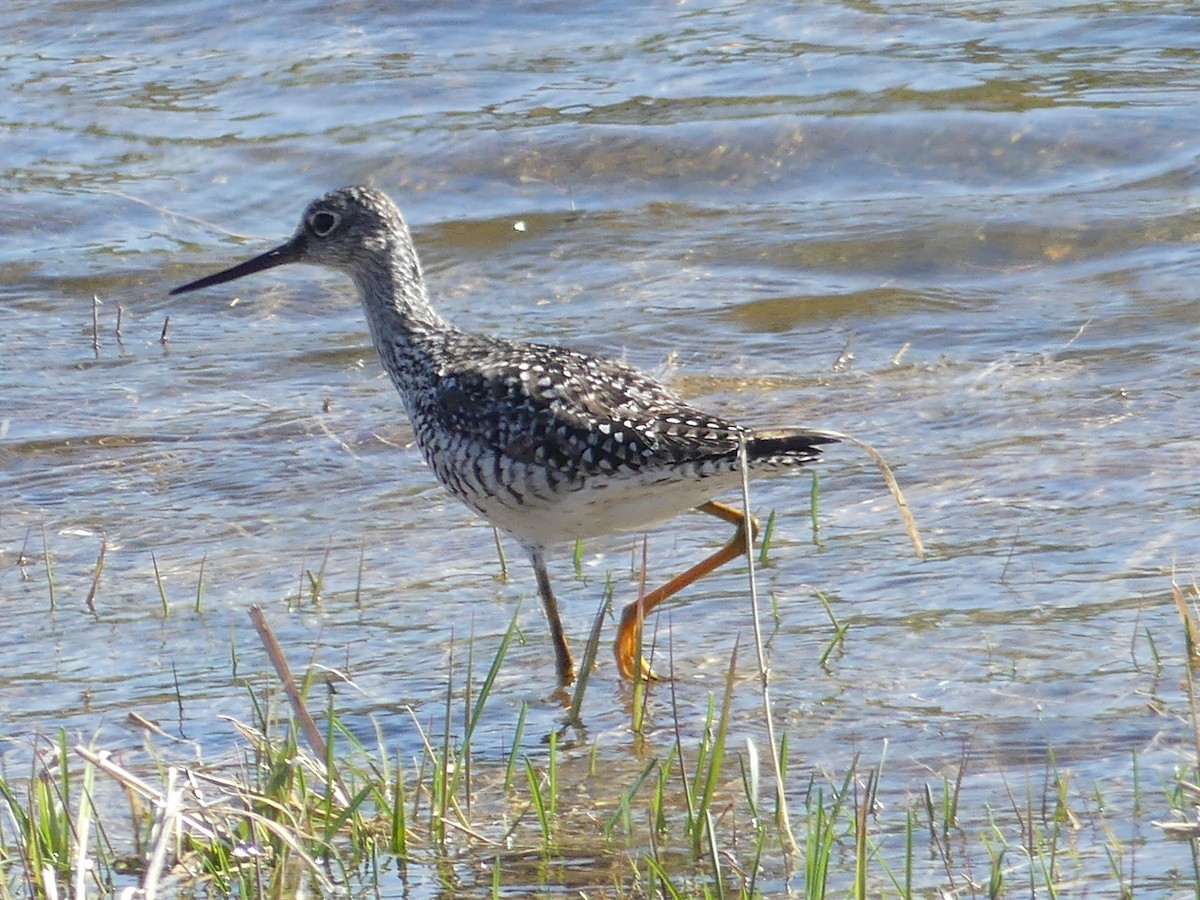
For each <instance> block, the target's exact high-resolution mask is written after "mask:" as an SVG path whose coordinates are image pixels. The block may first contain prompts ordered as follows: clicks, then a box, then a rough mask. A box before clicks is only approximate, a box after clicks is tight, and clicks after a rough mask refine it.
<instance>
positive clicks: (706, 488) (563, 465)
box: [172, 187, 833, 681]
mask: <svg viewBox="0 0 1200 900" xmlns="http://www.w3.org/2000/svg"><path fill="white" fill-rule="evenodd" d="M288 262H306V263H314V264H318V265H324V266H328V267H331V268H334V269H339V270H341V271H344V272H346V273H347V274H349V275H350V277H351V278H352V279H353V280H354V282H355V284H356V285H357V287H358V291H359V295H360V297H361V299H362V301H363V306H364V309H365V311H366V314H367V321H368V324H369V326H370V331H371V337H372V341H373V343H374V345H375V348H376V350H378V352H379V356H380V359H381V360H382V362H383V365H384V368H385V369H386V370H387V372H388V374H389V375H390V376H391V378H392V381H393V383H394V384H395V386H396V388H397V390H398V391H399V392H400V396H401V397H402V398H403V401H404V406H405V409H406V410H407V412H408V416H409V418H410V420H411V421H412V425H413V429H414V431H415V434H416V439H417V445H418V446H419V447H420V449H421V453H422V455H423V456H424V458H425V461H426V462H427V463H428V464H429V467H430V468H431V469H432V470H433V472H434V474H435V475H436V477H437V479H438V480H439V481H440V482H441V483H442V484H443V485H444V486H445V487H446V488H447V489H448V490H449V491H450V492H451V493H452V494H454V496H456V497H458V498H459V499H460V500H462V501H463V502H464V503H466V504H467V505H468V506H470V507H471V508H472V509H474V510H475V511H476V512H478V513H479V514H480V515H481V516H483V517H484V518H485V519H487V520H488V521H490V522H492V523H493V524H495V525H496V526H497V527H499V528H501V529H502V530H504V531H506V532H508V533H509V534H510V535H512V536H513V537H514V538H515V539H516V540H517V541H519V542H520V543H521V544H522V545H523V546H524V547H525V548H526V549H527V551H528V552H529V554H530V557H531V559H532V561H533V564H534V568H535V571H536V572H537V575H538V587H539V592H540V593H541V595H542V599H543V602H544V603H545V605H546V611H547V615H548V616H549V618H550V619H551V626H552V629H553V630H554V632H555V634H554V637H555V644H556V651H557V653H558V665H559V674H560V676H561V677H562V678H563V680H564V681H568V680H570V677H572V675H573V672H574V668H573V663H571V660H570V653H569V651H568V650H567V648H566V643H565V638H564V637H562V635H561V625H560V624H559V623H558V621H557V619H558V614H557V607H556V604H555V601H554V598H553V595H552V594H551V593H550V587H549V579H548V576H547V574H546V571H545V550H546V548H548V547H550V546H553V545H555V544H561V543H564V542H569V541H572V540H574V539H576V538H584V537H592V536H595V535H601V534H609V533H614V532H621V531H632V530H638V529H641V528H644V527H645V526H647V525H649V524H652V523H654V522H657V521H661V520H663V519H667V518H670V517H672V516H674V515H677V514H678V513H680V512H683V511H684V510H687V509H690V508H692V507H700V508H702V509H705V510H706V511H708V512H713V513H714V514H717V515H721V516H722V517H723V518H731V515H730V514H727V513H725V512H718V511H716V510H714V509H711V508H707V507H710V506H711V504H708V503H707V501H709V500H710V499H711V498H712V497H713V496H714V495H716V494H718V493H720V492H722V491H724V490H727V489H729V488H731V487H734V486H735V485H737V484H738V483H739V481H740V471H739V469H738V461H737V456H738V448H739V445H740V442H741V441H743V440H744V441H745V443H746V456H747V460H748V463H749V465H750V467H751V468H763V467H780V466H796V465H801V464H803V463H807V462H810V461H812V460H814V459H816V457H817V455H818V454H819V452H820V451H819V446H818V445H820V444H824V443H829V442H831V441H832V440H833V438H832V437H830V436H828V435H826V434H824V433H822V432H818V431H812V430H807V429H795V430H790V431H778V432H767V433H762V432H755V431H753V430H751V429H748V428H744V427H742V426H740V425H736V424H734V423H732V422H728V421H725V420H724V419H721V418H719V417H715V416H713V415H711V414H709V413H705V412H703V411H701V410H698V409H696V408H695V407H693V406H691V405H690V404H688V403H687V402H685V401H683V400H682V399H680V398H679V397H678V396H676V395H675V394H674V393H673V392H671V391H670V390H668V389H667V388H665V387H664V386H662V385H661V384H659V383H658V382H657V381H655V380H654V379H652V378H650V377H648V376H646V375H644V374H642V373H640V372H638V371H637V370H636V369H633V368H631V367H630V366H627V365H624V364H622V363H619V362H616V361H613V360H607V359H602V358H598V357H595V356H589V355H587V354H584V353H578V352H575V351H572V350H567V349H563V348H560V347H555V346H549V345H542V344H531V343H522V342H517V341H510V340H505V339H502V338H497V337H491V336H488V335H483V334H477V333H473V332H468V331H464V330H462V329H459V328H457V327H455V326H453V325H451V324H450V323H448V322H446V321H445V320H444V319H442V318H441V316H439V315H438V313H437V312H436V311H435V310H434V309H433V307H432V306H431V305H430V303H429V299H428V296H427V294H426V290H425V283H424V279H423V277H422V275H421V267H420V263H419V261H418V258H417V253H416V250H415V248H414V246H413V243H412V239H411V237H410V235H409V231H408V228H407V226H406V225H405V224H404V221H403V219H402V217H401V215H400V212H399V210H397V208H396V207H395V205H394V204H393V203H392V201H391V200H390V199H389V198H388V197H387V196H386V195H385V194H383V193H381V192H380V191H377V190H374V189H373V188H368V187H349V188H341V189H339V190H336V191H331V192H330V193H328V194H326V195H325V196H323V197H321V198H319V199H317V200H315V201H313V203H311V204H310V205H309V207H308V209H307V210H305V213H304V216H303V219H302V222H301V225H300V228H299V230H298V231H297V232H296V234H295V236H294V237H293V238H292V239H291V240H290V241H289V242H288V243H286V244H284V245H282V246H281V247H278V248H276V249H275V250H272V251H269V252H268V253H265V254H263V255H262V256H259V257H256V258H255V259H252V260H249V261H248V262H246V263H243V264H241V265H239V266H235V267H234V268H232V269H228V270H226V271H224V272H220V273H217V274H216V275H212V276H209V277H207V278H202V279H200V280H198V281H195V282H192V283H191V284H187V285H184V286H183V287H180V288H176V289H175V290H174V291H172V293H182V292H184V291H189V290H196V289H198V288H202V287H207V286H210V285H214V284H220V283H222V282H225V281H230V280H232V279H234V278H240V277H242V276H243V275H248V274H251V273H252V272H256V271H260V270H262V269H265V268H270V267H272V266H276V265H281V264H283V263H288ZM726 509H727V508H726ZM739 515H740V514H739ZM731 521H732V519H731ZM734 549H737V548H734ZM729 550H730V547H728V546H727V548H726V555H728V551H729ZM716 555H717V554H714V557H715V556H716ZM695 568H697V569H698V568H699V566H697V567H695ZM685 574H686V573H685ZM677 580H678V579H677ZM684 583H686V581H685V582H684ZM672 584H674V582H672ZM676 589H677V588H676ZM673 592H674V591H671V593H673ZM667 595H669V594H667ZM667 595H664V596H667ZM659 599H662V598H659ZM655 602H658V601H655ZM626 613H627V615H626V619H628V617H629V616H628V610H627V611H626ZM625 629H626V626H625V624H624V621H623V631H624V630H625ZM626 643H628V636H626ZM564 655H565V659H564ZM620 657H621V651H618V658H619V661H620V662H621V663H622V666H621V667H622V671H623V672H625V671H626V669H627V668H628V660H621V659H620ZM626 674H628V673H627V672H626Z"/></svg>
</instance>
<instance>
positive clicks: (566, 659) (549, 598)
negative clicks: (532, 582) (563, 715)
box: [529, 548, 575, 685]
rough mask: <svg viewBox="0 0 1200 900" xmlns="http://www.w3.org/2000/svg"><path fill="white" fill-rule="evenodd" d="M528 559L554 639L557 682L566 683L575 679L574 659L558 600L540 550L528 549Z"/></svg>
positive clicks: (551, 635)
mask: <svg viewBox="0 0 1200 900" xmlns="http://www.w3.org/2000/svg"><path fill="white" fill-rule="evenodd" d="M529 559H530V561H531V562H532V563H533V573H534V575H535V576H536V577H537V586H538V595H539V596H540V597H541V598H542V607H543V608H544V609H545V610H546V618H547V619H548V620H549V622H550V637H551V638H552V639H553V640H554V663H555V666H556V667H557V668H558V683H559V684H560V685H568V684H570V683H571V682H572V681H574V680H575V660H574V659H572V657H571V648H570V647H569V646H567V635H566V633H565V632H564V631H563V626H562V619H560V618H559V617H558V600H556V599H555V598H554V591H553V590H552V589H551V588H550V573H549V572H547V571H546V560H545V558H544V557H543V556H542V551H541V550H540V549H537V548H532V549H530V550H529Z"/></svg>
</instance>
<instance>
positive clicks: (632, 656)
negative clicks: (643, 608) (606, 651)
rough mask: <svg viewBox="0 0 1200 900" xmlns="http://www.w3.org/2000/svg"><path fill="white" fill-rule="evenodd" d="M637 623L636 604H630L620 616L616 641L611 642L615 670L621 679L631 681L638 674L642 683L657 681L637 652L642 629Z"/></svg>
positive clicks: (651, 670) (648, 665) (643, 658)
mask: <svg viewBox="0 0 1200 900" xmlns="http://www.w3.org/2000/svg"><path fill="white" fill-rule="evenodd" d="M640 624H641V623H640V622H638V615H637V604H636V603H631V604H629V606H627V607H626V608H625V611H624V613H622V614H621V625H620V627H619V628H618V629H617V639H616V640H615V641H614V642H613V656H615V657H616V658H617V670H618V671H619V672H620V673H621V677H622V678H628V679H630V680H631V681H632V680H633V678H634V673H635V672H637V673H639V675H640V677H641V679H642V680H643V681H658V680H659V678H658V676H657V675H656V674H655V673H654V670H653V669H652V668H650V663H648V662H646V658H645V657H644V656H642V654H641V653H640V652H639V650H640V648H639V646H638V645H639V644H640V643H641V637H642V629H641V627H640Z"/></svg>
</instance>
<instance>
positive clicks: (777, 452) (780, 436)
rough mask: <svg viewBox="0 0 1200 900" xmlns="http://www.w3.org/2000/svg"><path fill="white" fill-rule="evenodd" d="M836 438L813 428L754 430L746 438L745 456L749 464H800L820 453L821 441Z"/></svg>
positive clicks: (829, 441)
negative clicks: (748, 438)
mask: <svg viewBox="0 0 1200 900" xmlns="http://www.w3.org/2000/svg"><path fill="white" fill-rule="evenodd" d="M838 440H839V437H838V436H837V435H836V434H835V433H834V432H829V431H821V430H820V429H815V428H796V429H788V430H781V431H756V432H755V433H754V436H753V437H751V438H750V440H748V441H747V442H746V457H747V460H748V461H749V463H750V465H752V466H753V465H755V464H758V465H767V466H772V465H775V466H799V465H804V463H808V462H812V461H814V460H815V459H816V458H817V457H818V456H820V455H821V446H820V445H822V444H836V443H837V442H838Z"/></svg>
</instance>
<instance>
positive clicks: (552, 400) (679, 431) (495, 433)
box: [436, 339, 747, 472]
mask: <svg viewBox="0 0 1200 900" xmlns="http://www.w3.org/2000/svg"><path fill="white" fill-rule="evenodd" d="M474 349H475V351H476V352H475V353H473V354H472V355H470V356H469V357H464V356H463V355H462V354H456V355H455V359H456V360H457V362H453V363H447V364H446V365H443V366H442V367H441V370H440V376H441V377H440V380H439V383H438V386H437V401H436V402H437V406H438V408H437V410H436V414H437V415H438V417H439V418H440V419H441V420H442V421H443V423H444V425H445V426H446V427H447V428H448V429H449V430H451V431H453V432H455V433H457V434H459V435H462V436H467V435H470V436H472V437H474V439H476V440H479V441H482V442H484V443H486V444H488V445H490V446H492V447H493V448H494V449H497V450H500V451H502V452H503V453H505V454H506V455H508V456H509V457H511V458H513V459H516V460H519V461H523V462H529V463H535V464H545V465H548V466H553V467H556V468H558V469H560V470H564V471H575V470H580V471H582V472H611V471H614V470H615V469H618V468H622V467H633V468H653V467H655V466H658V465H671V464H679V463H686V462H691V461H695V462H700V461H703V460H706V459H714V458H719V457H728V456H729V455H731V454H734V453H736V452H737V448H738V441H739V437H740V436H741V435H742V434H746V433H747V432H746V430H745V429H743V428H741V427H740V426H738V425H735V424H733V423H730V422H726V421H724V420H722V419H719V418H717V417H715V416H712V415H710V414H708V413H705V412H702V411H700V410H698V409H696V408H695V407H693V406H690V405H689V404H687V403H686V402H684V401H683V400H681V399H680V398H679V397H677V396H676V395H675V394H674V393H672V392H671V391H670V390H668V389H667V388H665V387H664V386H663V385H661V384H659V383H658V382H657V381H655V380H654V379H652V378H649V377H648V376H646V375H643V374H642V373H640V372H638V371H637V370H636V369H633V368H632V367H630V366H627V365H624V364H623V363H619V362H616V361H614V360H606V359H600V358H597V357H594V356H588V355H586V354H583V353H577V352H574V351H570V350H564V349H562V348H559V347H552V346H543V345H536V344H521V343H515V342H509V341H500V340H494V339H481V340H480V341H479V345H478V346H477V347H476V348H474ZM464 359H469V362H466V363H464V362H463V360H464Z"/></svg>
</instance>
